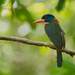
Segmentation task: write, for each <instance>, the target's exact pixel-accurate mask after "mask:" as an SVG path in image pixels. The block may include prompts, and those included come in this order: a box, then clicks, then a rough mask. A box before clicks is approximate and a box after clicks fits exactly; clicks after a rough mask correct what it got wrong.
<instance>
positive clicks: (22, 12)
mask: <svg viewBox="0 0 75 75" xmlns="http://www.w3.org/2000/svg"><path fill="white" fill-rule="evenodd" d="M47 13H50V14H53V15H55V16H56V18H57V19H58V20H59V23H60V26H61V27H62V29H63V30H64V32H65V39H66V48H67V49H69V50H73V51H74V50H75V0H0V36H1V35H6V36H17V37H23V38H28V39H31V40H33V41H43V42H48V43H50V41H49V39H48V37H47V35H46V34H45V32H44V25H40V24H38V25H35V24H34V23H33V22H34V21H35V20H36V19H38V18H41V16H42V15H44V14H47ZM0 75H75V56H74V57H71V56H69V55H67V54H65V53H63V66H62V67H61V68H58V67H57V65H56V51H54V50H52V49H50V48H47V47H37V46H31V45H28V44H21V43H16V42H7V41H1V40H0Z"/></svg>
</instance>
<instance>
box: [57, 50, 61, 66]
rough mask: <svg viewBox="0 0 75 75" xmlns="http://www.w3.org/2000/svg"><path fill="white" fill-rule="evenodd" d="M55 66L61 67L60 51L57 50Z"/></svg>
mask: <svg viewBox="0 0 75 75" xmlns="http://www.w3.org/2000/svg"><path fill="white" fill-rule="evenodd" d="M57 66H58V67H61V66H62V51H61V50H59V49H58V50H57Z"/></svg>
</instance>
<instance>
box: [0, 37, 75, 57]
mask: <svg viewBox="0 0 75 75" xmlns="http://www.w3.org/2000/svg"><path fill="white" fill-rule="evenodd" d="M0 40H5V41H13V42H19V43H23V44H29V45H35V46H45V47H50V48H51V49H53V50H56V48H55V46H54V45H52V44H48V43H46V42H38V41H33V40H29V39H26V38H20V37H14V36H0ZM62 52H64V53H66V54H69V55H70V56H74V55H75V52H74V51H70V50H67V49H63V50H62Z"/></svg>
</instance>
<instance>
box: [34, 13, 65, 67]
mask: <svg viewBox="0 0 75 75" xmlns="http://www.w3.org/2000/svg"><path fill="white" fill-rule="evenodd" d="M35 23H43V24H45V32H46V34H47V36H48V38H49V39H50V40H51V42H52V43H53V45H54V46H55V47H56V49H57V66H58V67H61V66H62V51H61V50H62V49H64V48H65V38H64V31H63V30H62V29H61V27H60V26H59V22H58V20H57V19H56V17H55V16H53V15H51V14H46V15H44V16H43V17H42V18H41V19H39V20H36V21H35Z"/></svg>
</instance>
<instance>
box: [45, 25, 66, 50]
mask: <svg viewBox="0 0 75 75" xmlns="http://www.w3.org/2000/svg"><path fill="white" fill-rule="evenodd" d="M45 31H46V34H47V35H48V37H49V39H50V40H51V41H52V42H53V44H54V45H55V46H56V47H57V48H59V49H62V48H64V47H65V39H64V32H63V31H62V29H61V28H60V26H59V24H47V25H46V26H45Z"/></svg>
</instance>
